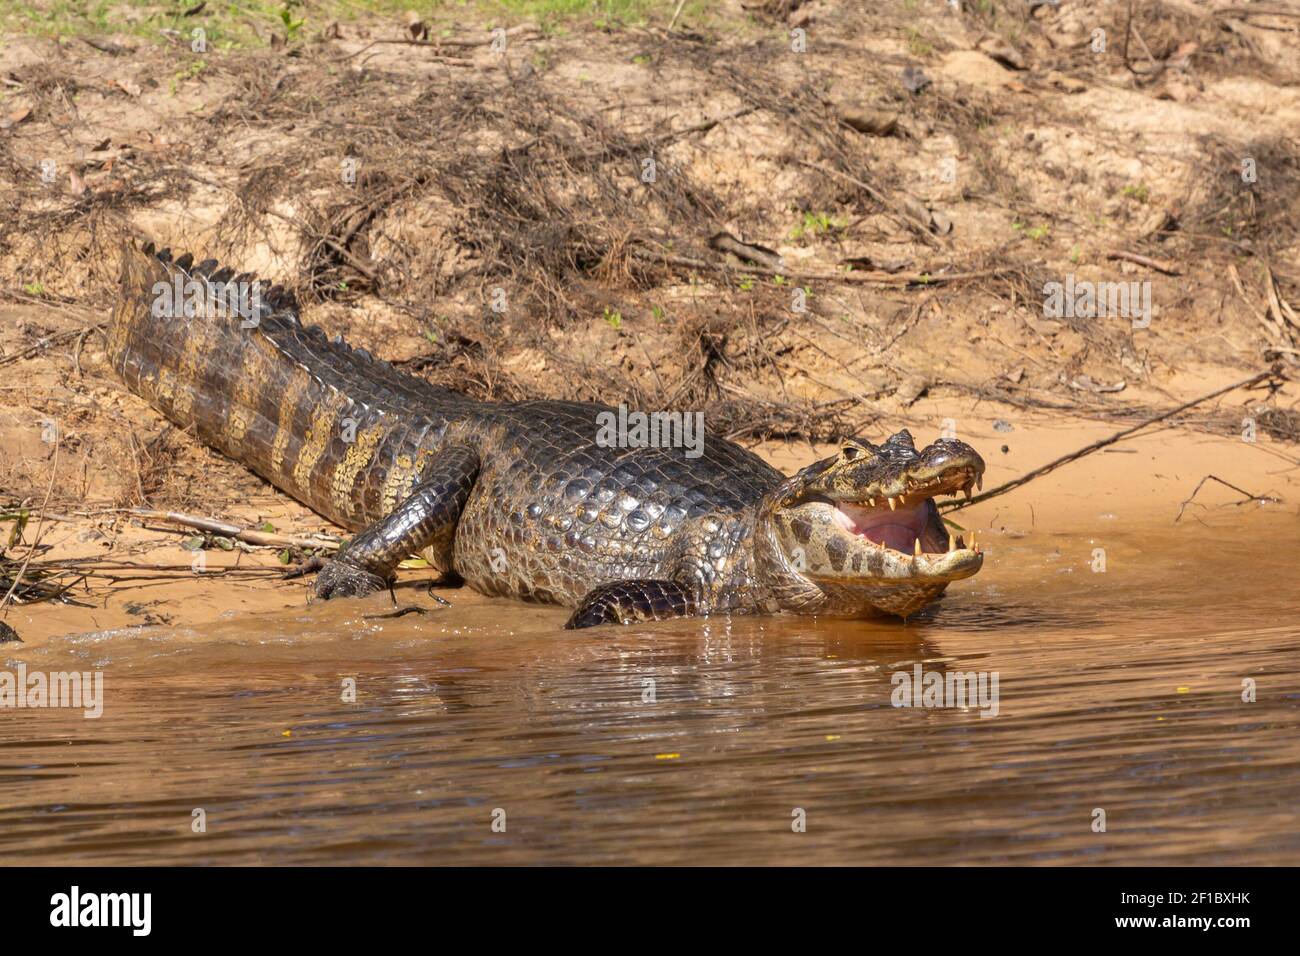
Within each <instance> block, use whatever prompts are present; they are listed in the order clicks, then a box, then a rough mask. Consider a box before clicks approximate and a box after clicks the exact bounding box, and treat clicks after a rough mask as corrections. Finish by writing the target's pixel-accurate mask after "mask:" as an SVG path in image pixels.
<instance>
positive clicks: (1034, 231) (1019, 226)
mask: <svg viewBox="0 0 1300 956" xmlns="http://www.w3.org/2000/svg"><path fill="white" fill-rule="evenodd" d="M1011 228H1012V229H1014V230H1015V231H1016V232H1019V233H1021V234H1023V235H1024V236H1026V237H1027V238H1029V239H1032V240H1034V241H1035V242H1038V241H1039V240H1040V239H1044V238H1046V237H1047V234H1048V233H1049V232H1050V231H1051V230H1049V229H1048V228H1047V227H1046V226H1027V225H1025V223H1023V222H1013V223H1012V224H1011Z"/></svg>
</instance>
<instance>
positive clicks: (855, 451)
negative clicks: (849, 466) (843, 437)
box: [840, 442, 870, 461]
mask: <svg viewBox="0 0 1300 956" xmlns="http://www.w3.org/2000/svg"><path fill="white" fill-rule="evenodd" d="M840 454H841V455H843V456H844V460H845V461H857V460H858V459H860V458H866V457H867V455H869V454H870V450H869V449H866V448H863V447H862V446H861V445H859V444H856V443H851V442H845V443H844V444H843V445H842V446H841V447H840Z"/></svg>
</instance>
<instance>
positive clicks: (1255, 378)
mask: <svg viewBox="0 0 1300 956" xmlns="http://www.w3.org/2000/svg"><path fill="white" fill-rule="evenodd" d="M1281 376H1282V370H1281V366H1278V365H1275V366H1273V367H1272V368H1270V369H1269V370H1268V371H1266V372H1257V373H1256V374H1254V375H1252V376H1251V377H1250V378H1246V379H1242V380H1241V381H1240V382H1234V383H1233V384H1232V385H1226V386H1224V387H1223V388H1220V389H1216V390H1215V391H1213V392H1210V393H1209V394H1208V395H1202V396H1201V397H1200V398H1195V399H1192V401H1190V402H1184V403H1183V404H1182V405H1179V406H1178V407H1177V408H1171V409H1170V410H1169V411H1167V412H1161V413H1160V414H1159V415H1155V416H1153V417H1151V418H1147V419H1144V420H1142V421H1140V422H1138V423H1137V424H1136V425H1133V426H1132V427H1130V428H1125V429H1123V430H1122V431H1117V432H1116V433H1115V434H1113V435H1111V436H1110V437H1109V438H1103V439H1101V440H1100V441H1095V442H1093V443H1092V444H1091V445H1085V446H1084V447H1083V448H1080V449H1079V450H1078V451H1072V452H1070V454H1068V455H1062V456H1061V457H1060V458H1057V459H1055V460H1054V461H1049V462H1048V463H1047V464H1046V465H1043V466H1042V467H1041V468H1035V469H1034V470H1033V471H1031V472H1028V473H1026V474H1023V475H1021V476H1020V477H1019V478H1016V479H1014V480H1013V481H1008V482H1007V483H1006V484H1003V485H998V486H997V487H996V488H990V489H989V490H988V491H986V492H984V493H983V494H979V495H976V496H975V497H973V498H971V499H970V500H969V501H947V502H944V504H942V505H940V508H941V509H942V510H944V511H956V510H958V509H959V508H965V507H967V506H968V505H974V504H978V503H979V502H981V501H988V500H989V499H990V498H996V497H997V496H998V495H1004V494H1006V493H1007V492H1008V491H1011V490H1012V489H1013V488H1019V487H1020V486H1021V485H1023V484H1027V483H1028V482H1031V481H1033V480H1034V479H1035V478H1041V477H1042V476H1043V475H1045V474H1047V473H1048V472H1050V471H1055V470H1056V469H1057V468H1060V467H1061V466H1062V465H1064V464H1068V463H1069V462H1072V461H1077V460H1078V459H1080V458H1082V457H1084V456H1085V455H1090V454H1092V453H1093V452H1094V451H1098V450H1100V449H1102V448H1105V447H1106V446H1107V445H1113V444H1115V443H1116V442H1117V441H1120V440H1121V439H1124V438H1127V437H1128V436H1129V435H1132V434H1133V433H1134V432H1136V431H1141V430H1142V429H1143V428H1146V427H1147V426H1148V425H1154V424H1155V423H1156V422H1162V421H1164V420H1165V419H1167V418H1173V417H1174V416H1175V415H1177V414H1179V413H1180V412H1185V411H1187V409H1189V408H1192V407H1194V406H1196V405H1200V404H1202V403H1203V402H1208V401H1210V400H1211V399H1214V398H1218V397H1219V396H1220V395H1226V394H1228V393H1229V392H1232V391H1236V390H1237V389H1239V388H1250V386H1252V385H1257V384H1259V383H1260V382H1262V381H1264V380H1265V379H1269V378H1281Z"/></svg>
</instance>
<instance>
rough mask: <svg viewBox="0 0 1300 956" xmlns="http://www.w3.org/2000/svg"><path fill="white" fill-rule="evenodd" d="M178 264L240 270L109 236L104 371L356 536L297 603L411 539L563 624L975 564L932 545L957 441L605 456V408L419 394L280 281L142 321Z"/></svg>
mask: <svg viewBox="0 0 1300 956" xmlns="http://www.w3.org/2000/svg"><path fill="white" fill-rule="evenodd" d="M178 277H179V279H180V280H182V281H196V282H198V283H200V285H199V286H198V288H202V289H206V288H207V287H208V284H209V283H212V284H213V285H214V287H217V288H219V285H217V284H219V283H223V282H230V281H244V282H250V281H252V277H250V276H238V277H235V276H233V274H232V273H231V272H230V270H218V268H217V264H216V263H215V262H213V261H211V260H209V261H208V262H204V263H200V264H198V265H195V264H193V263H192V260H191V258H190V257H189V256H182V257H180V258H179V259H176V260H174V261H173V259H172V257H171V255H170V254H169V253H167V252H165V251H164V252H160V253H154V251H153V248H152V246H145V247H143V248H134V247H133V248H131V249H128V250H127V251H126V253H125V255H124V258H123V271H122V298H121V302H120V304H119V306H118V308H117V310H116V311H115V313H114V316H113V321H112V323H111V324H110V328H109V332H108V355H109V358H110V361H111V362H112V365H113V367H114V369H115V370H116V371H117V372H118V374H119V375H121V376H122V378H123V379H124V380H125V382H126V383H127V385H128V387H130V388H131V390H132V391H134V392H136V393H137V394H139V395H141V396H142V397H144V398H145V399H147V400H148V401H149V402H150V403H151V404H152V405H153V406H154V407H155V408H157V409H158V410H159V411H161V412H162V413H163V414H164V415H166V416H167V417H168V418H169V419H170V420H171V421H173V422H175V423H176V424H177V425H179V426H181V427H184V428H187V429H191V430H192V431H193V433H194V434H195V435H197V436H198V437H199V438H200V439H201V440H202V441H204V442H206V443H207V444H209V445H211V446H213V447H214V448H217V449H219V450H220V451H222V452H223V453H225V454H226V455H228V456H229V457H231V458H233V459H234V460H236V461H238V462H241V463H242V464H244V465H246V466H247V467H249V468H251V469H252V470H253V471H255V472H256V473H257V474H259V475H261V476H262V477H263V478H265V479H266V480H267V481H269V482H271V483H272V484H273V485H275V486H276V487H277V488H280V489H281V490H282V491H284V492H286V493H288V494H290V495H292V496H293V497H294V498H296V499H298V500H299V501H301V502H302V503H303V504H305V505H307V506H308V507H309V508H311V509H312V510H314V511H316V512H317V513H319V514H321V515H324V516H325V517H327V518H329V519H330V520H331V521H334V522H336V523H338V524H340V525H342V526H343V527H345V528H348V529H349V530H353V531H358V532H360V533H359V534H357V535H356V536H355V537H354V538H353V539H352V540H351V541H350V542H349V544H348V546H347V547H346V548H345V549H343V551H342V552H341V553H340V554H339V555H338V556H337V558H336V559H335V560H333V561H331V562H329V563H327V565H326V566H325V568H324V569H323V570H322V571H321V573H320V575H319V576H318V578H317V580H316V581H315V583H314V585H313V593H314V595H315V596H316V597H334V596H339V595H356V594H365V593H369V592H371V591H374V590H377V589H378V588H381V587H383V586H384V584H385V583H386V582H387V581H388V580H389V579H390V578H391V576H392V574H393V572H394V569H395V568H396V566H397V564H398V563H399V562H400V561H402V560H403V559H404V558H406V557H408V556H409V555H411V554H416V553H421V554H423V555H424V556H425V557H426V558H427V559H428V560H429V561H430V563H431V564H432V565H433V566H434V567H435V568H437V569H438V570H439V571H441V572H444V573H448V572H450V573H454V574H456V575H459V576H460V577H461V578H462V579H464V581H465V583H467V584H468V585H469V586H470V587H472V588H474V589H475V590H477V591H480V592H482V593H484V594H490V595H501V596H506V597H514V598H521V599H525V600H532V601H542V602H548V603H555V604H562V605H566V606H570V607H575V608H576V610H575V613H574V615H573V617H572V618H571V619H570V622H569V626H571V627H585V626H589V625H592V624H601V623H628V622H631V621H641V620H660V619H664V618H668V617H675V616H681V615H686V614H699V615H704V614H711V613H717V612H737V613H774V612H778V611H793V612H797V613H802V614H829V615H835V616H847V617H865V616H871V615H878V614H882V613H883V614H898V615H907V614H910V613H912V612H913V611H915V610H916V609H917V608H919V607H921V606H923V605H924V604H926V603H928V602H929V601H930V600H933V599H934V598H935V597H936V596H938V594H940V593H941V592H942V591H943V589H944V588H945V587H946V586H947V584H948V582H949V581H952V580H956V579H957V578H961V577H967V576H969V575H971V574H974V573H975V572H976V571H978V570H979V567H980V564H981V562H982V556H981V555H980V554H979V552H978V550H976V549H973V548H969V549H968V548H965V546H964V545H962V544H961V543H960V541H959V540H958V541H950V540H949V539H948V538H947V535H946V532H945V531H944V530H943V526H942V524H941V523H940V522H939V520H938V513H937V511H936V510H935V508H934V505H933V502H932V501H930V496H931V495H932V494H941V493H953V492H955V491H957V490H959V489H962V488H965V489H966V490H967V491H969V488H970V486H971V484H972V483H974V482H976V481H978V480H979V477H980V475H981V474H982V472H983V469H984V463H983V462H982V461H981V460H980V458H979V456H978V455H977V454H976V453H975V452H974V451H973V450H972V449H970V448H969V447H968V446H966V445H964V444H962V443H960V442H955V441H940V442H936V443H935V444H934V445H931V446H929V447H928V448H926V449H925V450H924V451H922V452H920V453H918V452H917V451H916V450H915V449H914V448H913V446H912V440H911V436H910V435H908V434H907V432H900V433H899V434H898V435H895V436H894V437H893V438H891V439H890V440H889V441H888V442H886V443H885V444H884V445H881V446H875V445H871V444H869V443H866V442H846V443H845V444H844V446H843V448H842V449H841V452H840V453H839V454H838V455H836V456H833V457H831V458H828V459H825V460H824V461H820V462H817V463H815V464H813V465H811V466H809V467H808V468H805V469H803V470H802V471H801V472H799V474H798V475H795V476H794V477H792V478H785V477H784V476H783V475H782V474H781V473H780V472H778V471H776V470H775V469H773V468H772V467H771V466H769V465H767V464H766V463H765V462H764V461H763V460H762V459H760V458H758V457H757V456H756V455H754V454H752V453H750V452H748V451H746V450H745V449H743V448H741V447H739V446H738V445H735V444H733V443H731V442H728V441H725V440H723V439H720V438H713V437H708V436H707V435H706V436H705V439H704V442H703V450H702V454H700V455H699V456H698V457H688V456H687V454H686V453H685V450H684V449H679V448H652V447H642V448H606V447H601V446H600V445H599V444H598V443H597V435H598V431H599V428H598V418H597V416H598V415H599V414H600V413H602V412H609V411H612V410H611V409H607V408H605V407H604V406H600V405H595V404H590V403H582V402H560V401H537V402H518V403H509V404H500V403H490V402H480V401H476V400H474V399H471V398H468V397H466V396H464V395H461V394H459V393H457V392H453V391H450V390H447V389H440V388H436V387H434V386H432V385H429V384H428V383H426V382H423V381H421V380H419V379H415V378H412V377H409V376H406V375H404V374H402V373H400V372H398V371H397V370H396V369H394V368H393V367H392V366H390V365H388V364H387V363H386V362H382V361H378V360H376V359H374V358H372V357H371V356H370V355H369V354H368V353H366V352H364V351H362V350H359V349H352V348H349V347H348V346H347V345H345V344H343V343H342V342H341V341H335V342H330V341H327V339H326V337H325V335H324V333H323V332H321V330H320V329H318V328H315V327H310V328H308V327H304V326H303V325H302V324H301V323H300V322H299V320H298V315H297V312H298V310H297V306H296V304H295V303H294V301H293V299H292V297H291V296H289V295H288V294H287V293H286V292H284V290H282V289H280V288H278V287H270V288H266V289H265V291H263V292H262V294H261V295H262V301H261V305H260V308H258V309H255V310H252V311H250V312H249V314H247V315H244V316H243V317H242V319H243V320H242V321H241V317H240V316H229V315H225V316H222V315H217V314H212V313H213V312H214V311H215V310H212V309H211V308H208V307H204V306H200V307H199V309H198V313H199V314H197V315H193V316H191V317H185V316H180V317H171V316H169V315H166V314H164V315H161V316H158V315H155V314H154V305H155V303H156V301H157V298H158V291H159V290H160V289H161V288H162V286H158V285H156V284H157V283H164V284H167V285H168V286H172V285H173V284H174V283H175V281H176V280H177V278H178ZM253 312H255V313H256V314H252V313H253ZM926 482H929V484H928V485H926V486H925V487H924V489H921V488H920V487H918V486H920V485H923V484H924V483H926ZM899 496H910V498H904V499H903V500H904V502H905V504H904V506H903V508H902V510H900V511H899V512H897V513H896V512H894V511H892V510H889V509H887V508H886V505H885V501H886V498H887V497H888V498H893V499H897V498H898V497H899ZM872 497H875V498H879V499H880V501H879V503H878V504H875V503H870V504H869V503H868V502H869V499H870V498H872ZM893 503H894V502H892V501H891V504H893ZM913 532H914V533H915V536H916V538H917V542H918V543H917V544H916V545H915V547H914V548H904V547H903V545H901V544H900V543H899V542H903V540H904V539H905V538H908V537H909V536H910V535H912V534H913ZM890 543H892V544H893V547H890V546H889V544H890ZM922 546H924V547H923V549H924V551H925V552H926V553H925V554H923V555H921V556H919V557H917V556H915V555H913V554H912V553H911V551H913V550H915V549H916V548H922Z"/></svg>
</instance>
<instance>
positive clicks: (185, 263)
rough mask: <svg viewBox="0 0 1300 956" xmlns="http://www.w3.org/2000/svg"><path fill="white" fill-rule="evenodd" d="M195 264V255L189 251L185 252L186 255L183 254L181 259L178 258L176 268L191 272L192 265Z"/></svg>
mask: <svg viewBox="0 0 1300 956" xmlns="http://www.w3.org/2000/svg"><path fill="white" fill-rule="evenodd" d="M193 264H194V256H192V255H191V254H190V253H188V252H187V253H185V255H183V256H181V257H180V258H179V259H177V260H176V263H175V265H176V268H177V269H180V270H181V271H182V272H189V271H190V266H192V265H193Z"/></svg>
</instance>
